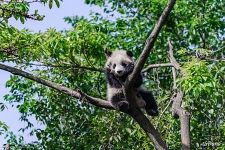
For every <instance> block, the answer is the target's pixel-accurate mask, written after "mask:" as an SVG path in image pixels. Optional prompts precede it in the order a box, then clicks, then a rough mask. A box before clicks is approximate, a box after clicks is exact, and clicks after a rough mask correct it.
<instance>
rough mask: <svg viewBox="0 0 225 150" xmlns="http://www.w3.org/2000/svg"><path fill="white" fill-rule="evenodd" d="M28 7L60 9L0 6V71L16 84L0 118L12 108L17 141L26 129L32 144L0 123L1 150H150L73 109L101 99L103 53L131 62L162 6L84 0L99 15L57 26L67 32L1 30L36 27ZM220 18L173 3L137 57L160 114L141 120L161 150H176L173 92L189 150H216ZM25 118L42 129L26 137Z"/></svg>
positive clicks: (218, 13)
mask: <svg viewBox="0 0 225 150" xmlns="http://www.w3.org/2000/svg"><path fill="white" fill-rule="evenodd" d="M34 3H41V4H43V5H49V8H50V9H51V8H52V7H53V5H56V6H57V7H59V8H58V9H60V1H59V0H54V1H53V0H40V1H39V0H37V1H36V0H35V1H25V0H23V1H17V0H10V1H6V0H3V1H1V2H0V35H1V36H0V69H3V70H6V71H7V68H8V71H9V72H11V73H13V74H15V75H11V76H10V79H9V80H8V81H7V83H6V87H7V88H9V89H10V93H8V94H7V95H5V96H4V102H3V103H2V102H1V103H0V108H1V110H2V111H4V109H5V104H6V103H10V104H12V105H16V107H17V109H18V110H19V112H20V113H21V120H22V121H24V122H26V124H27V126H26V127H24V128H23V129H22V131H25V130H27V129H28V128H31V129H32V132H31V134H33V135H34V136H36V137H37V139H38V140H37V141H36V142H33V143H26V142H25V141H23V138H21V137H16V136H15V135H14V134H13V133H12V132H10V131H9V129H8V127H7V125H6V124H5V123H4V122H2V121H1V120H0V134H2V135H4V136H6V139H7V143H8V144H9V145H10V147H11V148H12V149H22V148H28V149H68V150H70V149H153V147H154V146H155V143H152V142H151V140H149V139H148V138H147V136H146V134H145V132H144V130H143V129H142V127H141V126H139V124H138V123H136V121H135V120H134V119H132V118H131V117H130V116H129V115H127V114H126V113H123V112H119V111H115V110H109V109H103V108H101V107H96V106H93V105H92V103H90V101H88V98H87V99H86V100H84V99H82V93H85V94H87V95H89V96H92V97H96V98H100V99H106V98H105V97H106V81H105V75H104V70H103V67H104V63H105V56H104V49H105V48H108V49H111V50H115V49H125V50H130V51H132V52H133V53H134V55H135V57H136V58H138V57H139V56H140V54H142V52H143V51H144V50H145V47H146V39H149V38H148V37H149V35H150V33H151V31H154V30H153V28H154V26H155V24H156V22H157V20H158V18H159V17H160V16H161V15H162V12H163V10H164V8H165V7H166V5H167V1H166V0H161V1H159V0H151V1H149V0H139V1H136V0H130V1H119V0H106V1H102V0H85V3H86V4H87V5H96V6H99V8H101V9H102V10H103V11H104V14H99V13H92V14H90V17H89V18H85V17H82V16H74V17H66V18H65V21H66V22H67V23H69V24H71V29H70V30H63V31H57V30H55V29H49V30H47V31H45V32H38V33H34V32H32V31H29V30H27V29H23V30H18V29H16V28H15V27H12V26H10V25H9V24H8V19H9V18H12V17H13V18H15V19H18V21H21V22H22V23H25V22H26V20H27V19H34V20H37V21H41V20H42V19H44V16H43V14H39V13H38V10H36V11H35V12H30V11H29V8H30V6H31V5H33V4H34ZM224 8H225V3H224V1H223V0H207V1H202V0H189V1H185V0H180V1H177V2H176V4H175V6H174V8H173V10H172V11H171V12H170V14H169V16H168V18H167V19H166V20H165V23H164V26H163V28H162V29H161V31H160V32H159V35H158V37H157V39H156V41H155V43H154V47H153V49H152V50H151V53H150V55H147V56H148V57H146V58H147V59H146V62H145V65H144V68H145V69H143V70H142V72H143V75H144V77H145V80H144V81H145V85H146V86H147V87H148V89H150V90H151V91H153V94H154V96H155V97H156V98H157V103H158V105H159V110H160V114H159V116H158V117H148V118H149V119H150V122H151V123H152V124H153V126H154V127H155V128H156V129H157V130H158V132H159V133H160V135H161V138H162V139H163V141H165V143H166V144H167V146H168V148H169V149H180V147H181V138H180V136H181V131H180V126H181V123H182V122H181V123H180V121H179V119H182V117H181V116H179V119H176V118H174V114H173V113H172V111H171V109H172V110H173V107H172V103H173V102H174V100H175V99H174V93H177V91H182V96H181V98H182V108H183V109H184V110H185V111H186V112H188V114H190V130H189V132H190V139H191V148H192V149H218V150H222V149H225V111H224V110H225V97H224V96H225V90H224V85H225V73H224V72H225V56H224V55H225V40H224V39H225V37H224V36H225V17H224V16H225V11H224ZM74 9H76V8H75V7H74ZM153 38H154V37H153ZM168 41H171V43H170V42H169V43H170V47H168ZM147 43H148V41H147ZM152 46H153V45H152ZM169 50H171V51H173V55H171V53H169ZM172 58H174V59H172ZM174 60H175V62H174ZM176 63H177V64H179V65H178V66H179V67H177V68H176ZM8 64H10V65H11V66H13V68H17V69H18V71H25V72H26V73H30V74H31V75H34V76H35V77H38V78H40V79H44V80H48V81H51V82H53V83H57V85H63V86H65V87H67V88H70V89H80V90H81V91H82V92H79V91H78V92H77V93H78V94H80V95H81V96H76V93H73V92H71V93H69V94H68V92H67V93H66V92H65V91H66V90H65V89H63V88H62V91H61V92H60V91H58V90H55V89H56V88H52V87H51V86H46V84H45V83H43V82H42V81H40V80H39V79H37V80H34V79H32V78H29V77H28V78H24V77H27V76H26V75H27V74H25V75H23V74H22V73H21V72H20V74H18V73H17V72H16V70H11V71H10V66H9V65H8ZM153 64H154V65H155V66H153ZM174 64H175V65H174ZM7 66H8V67H7ZM4 68H6V69H4ZM173 68H175V70H174V69H173ZM174 74H175V76H173V75H174ZM178 93H179V92H178ZM73 94H74V95H73ZM71 95H72V97H71ZM90 99H91V98H90ZM175 112H176V111H175ZM31 115H33V116H35V118H36V120H38V121H40V122H42V123H43V124H44V126H45V128H44V129H36V128H34V127H33V125H32V123H31V122H30V120H29V119H28V118H29V116H31ZM175 115H176V114H175ZM131 116H132V115H131Z"/></svg>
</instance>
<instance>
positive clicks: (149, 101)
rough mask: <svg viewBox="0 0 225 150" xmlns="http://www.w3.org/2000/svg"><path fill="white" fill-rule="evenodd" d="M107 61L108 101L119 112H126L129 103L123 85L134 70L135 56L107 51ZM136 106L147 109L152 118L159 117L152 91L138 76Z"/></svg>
mask: <svg viewBox="0 0 225 150" xmlns="http://www.w3.org/2000/svg"><path fill="white" fill-rule="evenodd" d="M106 56H107V61H106V63H105V71H106V78H107V99H108V100H109V101H110V102H111V104H112V105H113V106H114V107H115V108H116V109H119V110H124V111H126V110H127V109H128V108H129V103H128V102H127V101H126V99H125V96H124V94H123V87H122V86H123V83H124V82H125V81H126V79H127V77H128V75H129V74H130V73H131V72H132V71H133V69H134V60H133V59H132V57H133V54H132V53H131V52H130V51H125V50H116V51H113V52H108V51H106ZM134 88H135V91H136V93H135V94H134V95H136V97H135V99H136V104H137V106H138V107H139V108H145V110H146V112H147V113H148V114H149V115H151V116H156V115H158V106H157V104H156V101H155V99H154V97H153V95H152V93H151V92H150V91H148V90H147V89H146V88H145V87H144V86H143V78H142V76H141V74H139V75H138V78H137V79H136V82H135V84H134Z"/></svg>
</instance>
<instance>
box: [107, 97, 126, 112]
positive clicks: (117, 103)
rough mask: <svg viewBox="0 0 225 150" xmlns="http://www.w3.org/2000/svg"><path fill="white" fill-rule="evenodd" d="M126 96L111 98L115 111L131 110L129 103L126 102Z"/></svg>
mask: <svg viewBox="0 0 225 150" xmlns="http://www.w3.org/2000/svg"><path fill="white" fill-rule="evenodd" d="M123 97H124V96H123V95H122V94H121V93H120V94H117V95H114V96H112V98H111V104H112V105H113V107H114V108H115V109H118V110H121V111H127V110H128V109H129V103H128V102H127V101H126V100H124V98H123Z"/></svg>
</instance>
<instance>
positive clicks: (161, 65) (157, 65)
mask: <svg viewBox="0 0 225 150" xmlns="http://www.w3.org/2000/svg"><path fill="white" fill-rule="evenodd" d="M160 67H173V64H172V63H164V64H151V65H148V66H147V67H146V68H144V69H143V70H142V73H144V72H147V71H149V70H150V69H152V68H160Z"/></svg>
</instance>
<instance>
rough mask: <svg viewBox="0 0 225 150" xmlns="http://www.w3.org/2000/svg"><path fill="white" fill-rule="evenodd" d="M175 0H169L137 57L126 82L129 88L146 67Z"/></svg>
mask: <svg viewBox="0 0 225 150" xmlns="http://www.w3.org/2000/svg"><path fill="white" fill-rule="evenodd" d="M175 2H176V0H169V1H168V3H167V6H166V8H165V9H164V11H163V12H162V14H161V16H160V18H159V20H158V22H157V23H156V25H155V27H154V29H153V30H152V32H151V34H150V36H149V37H148V39H147V41H146V44H145V47H144V49H143V51H142V53H141V55H140V56H139V58H138V59H137V62H136V65H135V67H134V70H133V72H132V74H131V75H130V76H129V79H128V81H127V82H126V84H125V85H126V88H127V89H130V87H132V85H133V84H134V81H135V79H136V77H137V76H138V74H139V73H140V72H141V70H142V68H143V67H144V64H145V62H146V60H147V58H148V56H149V53H150V51H151V50H152V47H153V45H154V43H155V41H156V38H157V37H158V34H159V32H160V30H161V28H162V27H163V25H164V23H165V21H166V19H167V18H168V16H169V14H170V12H171V11H172V9H173V6H174V5H175Z"/></svg>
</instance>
